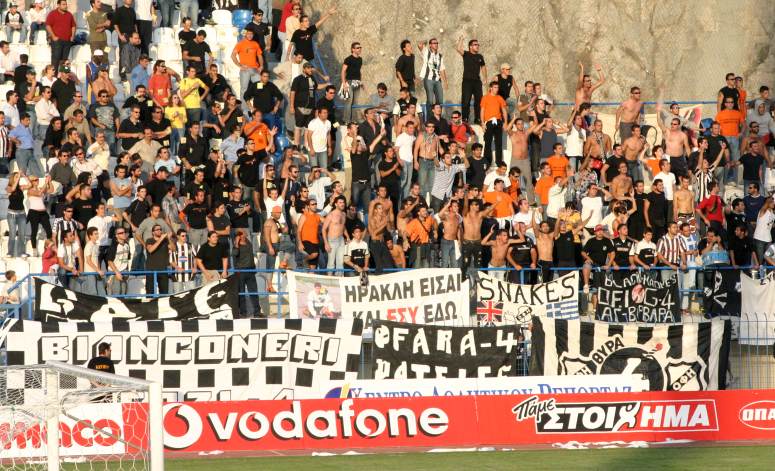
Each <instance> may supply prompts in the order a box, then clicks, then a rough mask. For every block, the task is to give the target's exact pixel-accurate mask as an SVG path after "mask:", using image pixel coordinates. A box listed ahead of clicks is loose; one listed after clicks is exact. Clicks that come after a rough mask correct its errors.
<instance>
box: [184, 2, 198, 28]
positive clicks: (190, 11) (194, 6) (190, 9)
mask: <svg viewBox="0 0 775 471" xmlns="http://www.w3.org/2000/svg"><path fill="white" fill-rule="evenodd" d="M186 17H188V18H191V22H192V23H193V24H194V26H196V22H197V18H198V17H199V0H181V1H180V22H181V23H183V18H186Z"/></svg>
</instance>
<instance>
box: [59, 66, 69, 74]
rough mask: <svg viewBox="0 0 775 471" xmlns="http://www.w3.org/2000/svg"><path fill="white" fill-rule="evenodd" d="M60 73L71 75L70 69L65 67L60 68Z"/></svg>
mask: <svg viewBox="0 0 775 471" xmlns="http://www.w3.org/2000/svg"><path fill="white" fill-rule="evenodd" d="M59 71H60V72H62V73H63V74H69V73H70V67H68V66H66V65H63V66H61V67H60V68H59Z"/></svg>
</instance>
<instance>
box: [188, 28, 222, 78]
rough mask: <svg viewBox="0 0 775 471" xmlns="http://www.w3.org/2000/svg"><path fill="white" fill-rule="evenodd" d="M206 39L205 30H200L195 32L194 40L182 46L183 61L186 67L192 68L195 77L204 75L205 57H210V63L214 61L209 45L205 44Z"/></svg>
mask: <svg viewBox="0 0 775 471" xmlns="http://www.w3.org/2000/svg"><path fill="white" fill-rule="evenodd" d="M206 37H207V33H206V32H205V30H203V29H200V30H199V31H197V32H196V37H195V38H194V40H193V41H189V42H187V43H186V45H185V46H183V60H184V61H185V62H186V67H194V68H195V69H196V73H197V75H202V74H204V73H205V56H207V55H209V56H210V62H212V61H213V60H215V58H214V57H213V53H212V51H211V50H210V45H209V44H207V43H206V42H205V38H206Z"/></svg>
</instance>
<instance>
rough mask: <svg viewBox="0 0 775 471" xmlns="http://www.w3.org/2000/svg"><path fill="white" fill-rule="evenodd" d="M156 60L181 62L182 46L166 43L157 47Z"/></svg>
mask: <svg viewBox="0 0 775 471" xmlns="http://www.w3.org/2000/svg"><path fill="white" fill-rule="evenodd" d="M156 58H157V59H161V60H163V61H179V60H181V52H180V46H179V45H178V44H177V43H173V42H169V41H167V42H164V43H160V44H159V45H157V46H156Z"/></svg>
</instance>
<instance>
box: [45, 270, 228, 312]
mask: <svg viewBox="0 0 775 471" xmlns="http://www.w3.org/2000/svg"><path fill="white" fill-rule="evenodd" d="M235 317H240V316H239V284H238V281H237V277H236V276H230V277H229V278H227V279H225V280H219V281H214V282H212V283H208V284H206V285H204V286H202V287H200V288H196V289H192V290H189V291H183V292H181V293H178V294H175V295H172V296H163V297H160V298H141V299H128V298H121V299H119V298H113V297H102V296H93V295H89V294H84V293H78V292H75V291H71V290H69V289H65V288H62V287H61V286H58V285H53V284H51V283H46V282H45V281H43V280H40V279H38V278H36V279H35V320H39V321H43V322H54V321H75V322H106V321H107V322H109V321H111V320H114V319H121V320H138V321H151V320H195V319H233V318H235Z"/></svg>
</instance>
